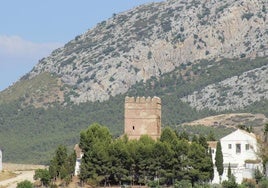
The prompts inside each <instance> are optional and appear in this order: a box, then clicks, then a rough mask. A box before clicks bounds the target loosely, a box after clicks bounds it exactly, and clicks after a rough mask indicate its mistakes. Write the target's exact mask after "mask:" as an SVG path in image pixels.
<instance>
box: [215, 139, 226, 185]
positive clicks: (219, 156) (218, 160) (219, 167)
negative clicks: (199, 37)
mask: <svg viewBox="0 0 268 188" xmlns="http://www.w3.org/2000/svg"><path fill="white" fill-rule="evenodd" d="M215 165H216V167H217V171H218V173H219V176H220V181H221V176H222V174H223V169H224V168H223V155H222V150H221V142H220V141H218V142H217V147H216V155H215Z"/></svg>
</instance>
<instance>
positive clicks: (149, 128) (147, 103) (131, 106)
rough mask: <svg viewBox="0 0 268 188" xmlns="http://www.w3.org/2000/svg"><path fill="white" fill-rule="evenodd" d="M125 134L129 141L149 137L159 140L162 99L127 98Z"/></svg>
mask: <svg viewBox="0 0 268 188" xmlns="http://www.w3.org/2000/svg"><path fill="white" fill-rule="evenodd" d="M124 132H125V134H126V135H128V137H129V139H139V138H140V136H141V135H145V134H146V135H148V136H150V137H152V138H153V139H157V138H159V137H160V134H161V99H160V98H159V97H153V98H151V97H148V98H145V97H137V98H134V97H126V98H125V131H124Z"/></svg>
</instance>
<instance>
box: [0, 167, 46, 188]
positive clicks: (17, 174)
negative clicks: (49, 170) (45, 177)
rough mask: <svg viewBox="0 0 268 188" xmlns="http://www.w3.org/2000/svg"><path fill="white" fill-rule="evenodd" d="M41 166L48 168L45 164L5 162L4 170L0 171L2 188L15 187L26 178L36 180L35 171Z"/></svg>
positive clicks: (0, 185)
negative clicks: (34, 177)
mask: <svg viewBox="0 0 268 188" xmlns="http://www.w3.org/2000/svg"><path fill="white" fill-rule="evenodd" d="M39 168H42V169H43V168H46V167H45V166H43V165H27V164H11V163H3V171H2V172H1V173H0V187H1V188H15V187H16V186H17V184H18V183H19V182H21V181H24V180H29V181H31V182H34V179H33V176H34V171H35V170H36V169H39Z"/></svg>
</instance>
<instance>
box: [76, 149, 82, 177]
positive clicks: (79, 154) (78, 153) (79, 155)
mask: <svg viewBox="0 0 268 188" xmlns="http://www.w3.org/2000/svg"><path fill="white" fill-rule="evenodd" d="M74 151H75V153H76V161H75V167H74V168H75V169H74V175H75V176H77V175H79V174H80V165H81V159H82V157H83V152H82V150H81V148H80V147H79V145H78V144H76V145H75V146H74Z"/></svg>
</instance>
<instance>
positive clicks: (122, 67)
mask: <svg viewBox="0 0 268 188" xmlns="http://www.w3.org/2000/svg"><path fill="white" fill-rule="evenodd" d="M267 8H268V2H267V1H264V0H263V1H261V0H258V1H257V0H254V1H250V2H244V1H242V0H238V1H237V0H231V1H228V2H226V1H220V0H215V1H206V0H201V1H196V0H192V1H184V0H180V1H177V0H168V1H165V2H161V3H152V4H147V5H143V6H139V7H137V8H135V9H132V10H129V11H127V12H124V13H121V14H118V15H115V16H113V17H112V18H110V19H108V20H106V21H103V22H102V23H100V24H98V25H97V26H96V27H94V28H92V29H90V30H88V31H87V32H86V33H85V34H82V35H79V36H77V37H76V38H75V39H74V40H72V41H70V42H68V43H67V44H66V45H65V46H63V47H62V48H59V49H57V50H55V51H54V52H52V54H51V55H50V56H48V57H45V58H43V59H42V60H40V61H39V63H38V64H37V65H36V66H35V67H34V68H33V70H32V71H31V72H29V73H28V74H27V75H25V76H24V77H23V78H22V79H21V80H19V81H18V82H16V83H15V84H14V85H13V86H11V87H9V88H8V89H6V90H4V91H3V92H1V93H0V127H1V131H0V143H1V147H2V148H3V150H4V153H5V158H4V160H5V161H12V162H27V163H29V162H34V163H40V162H42V163H46V162H47V161H48V160H49V156H51V154H52V152H53V151H54V149H55V148H56V147H57V145H58V144H67V145H68V146H70V148H71V147H72V146H73V145H74V144H75V143H76V142H78V139H79V132H80V131H81V129H85V128H86V127H87V126H88V125H89V124H91V123H93V122H99V123H101V124H103V125H107V126H108V127H109V128H110V129H111V131H112V132H113V134H114V135H115V136H118V135H120V134H121V133H122V130H123V110H124V109H123V108H124V105H123V102H124V97H125V96H126V95H132V96H137V95H139V96H153V95H157V96H159V97H161V99H162V103H163V108H162V109H163V111H162V117H163V119H162V123H163V125H164V126H166V125H170V126H173V127H176V125H179V124H181V123H184V122H190V121H193V120H196V119H199V118H204V117H207V116H210V115H216V114H220V113H230V112H252V113H263V114H265V115H266V116H268V98H267V96H268V90H267V87H268V80H267V79H268V78H267V76H266V75H267V70H268V69H267V65H268V58H267V56H268V41H267V40H268V36H267V35H268V32H267V31H268V28H267V25H268V23H267ZM177 128H178V127H177ZM178 130H180V129H179V128H178Z"/></svg>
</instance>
